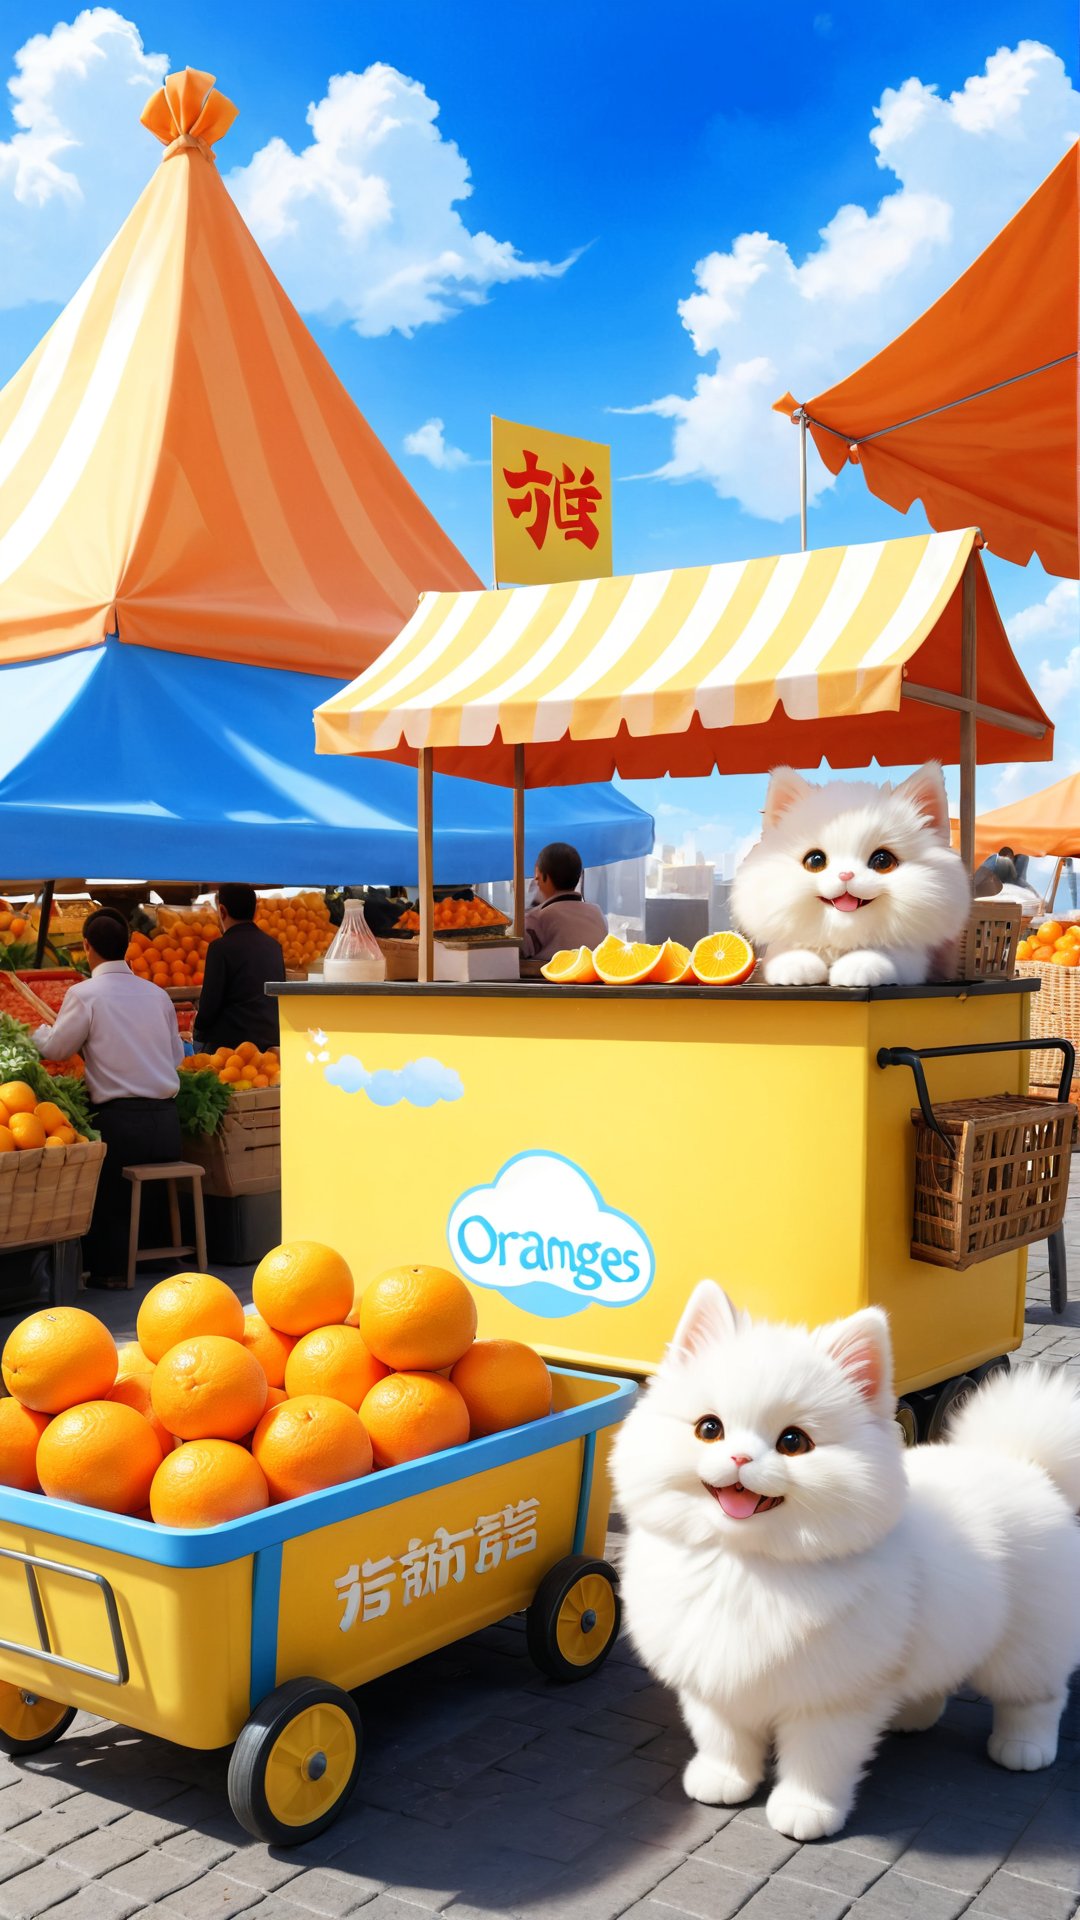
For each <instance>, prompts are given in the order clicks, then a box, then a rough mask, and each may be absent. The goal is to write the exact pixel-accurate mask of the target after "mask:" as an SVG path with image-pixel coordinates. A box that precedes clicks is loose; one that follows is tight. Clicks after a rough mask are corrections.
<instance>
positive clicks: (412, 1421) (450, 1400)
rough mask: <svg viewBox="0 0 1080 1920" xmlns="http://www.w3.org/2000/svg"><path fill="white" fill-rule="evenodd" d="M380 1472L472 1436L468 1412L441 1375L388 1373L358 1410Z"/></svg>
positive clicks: (457, 1394)
mask: <svg viewBox="0 0 1080 1920" xmlns="http://www.w3.org/2000/svg"><path fill="white" fill-rule="evenodd" d="M360 1418H361V1420H362V1421H363V1423H364V1425H365V1427H366V1428H367V1430H368V1433H369V1435H370V1437H371V1449H372V1452H373V1454H374V1456H375V1465H376V1466H377V1467H399V1466H400V1465H401V1463H402V1461H404V1460H420V1459H422V1457H423V1456H424V1454H426V1453H441V1452H442V1450H443V1448H444V1447H460V1446H461V1445H462V1444H463V1442H464V1441H466V1440H467V1439H468V1437H469V1409H468V1407H467V1406H466V1405H465V1402H464V1400H463V1398H462V1396H461V1394H460V1393H459V1392H458V1390H457V1388H456V1387H455V1386H454V1385H453V1383H452V1381H450V1380H444V1378H443V1376H442V1374H441V1373H389V1374H387V1376H386V1379H385V1380H380V1381H378V1383H377V1384H376V1385H375V1386H374V1387H372V1389H371V1392H370V1393H369V1394H368V1395H367V1396H366V1398H365V1399H364V1401H363V1403H362V1405H361V1408H360Z"/></svg>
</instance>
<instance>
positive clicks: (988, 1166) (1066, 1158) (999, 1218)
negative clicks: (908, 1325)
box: [911, 1093, 1076, 1272]
mask: <svg viewBox="0 0 1080 1920" xmlns="http://www.w3.org/2000/svg"><path fill="white" fill-rule="evenodd" d="M934 1112H935V1115H936V1117H937V1120H938V1124H939V1125H940V1127H941V1128H942V1131H943V1132H944V1133H946V1134H947V1135H948V1137H949V1138H950V1140H952V1141H953V1143H954V1145H955V1147H956V1154H955V1157H952V1156H951V1155H950V1154H949V1152H948V1149H947V1148H946V1147H945V1145H944V1143H943V1142H942V1141H941V1140H940V1139H939V1138H938V1136H937V1134H936V1133H934V1132H933V1130H932V1129H931V1128H930V1127H928V1126H927V1124H926V1121H925V1120H924V1119H923V1116H922V1114H921V1113H920V1112H919V1110H918V1108H916V1109H915V1111H914V1112H913V1113H912V1116H911V1119H912V1124H913V1126H914V1128H915V1206H914V1216H913V1223H912V1234H911V1254H912V1258H913V1259H915V1260H928V1261H930V1262H931V1263H932V1264H933V1265H935V1266H939V1267H953V1268H954V1269H955V1270H956V1271H958V1272H959V1271H962V1270H963V1269H964V1268H966V1267H973V1266H975V1265H976V1264H977V1262H978V1261H980V1260H991V1259H993V1257H994V1255H995V1254H998V1253H1006V1252H1008V1251H1010V1250H1011V1249H1012V1248H1015V1247H1026V1246H1028V1245H1029V1244H1030V1242H1031V1241H1032V1240H1045V1239H1046V1238H1047V1236H1048V1235H1049V1234H1051V1233H1053V1231H1054V1229H1055V1228H1056V1227H1059V1226H1060V1225H1061V1220H1062V1216H1063V1214H1064V1212H1065V1198H1066V1195H1067V1193H1068V1187H1069V1164H1070V1160H1071V1156H1072V1142H1073V1131H1074V1128H1075V1125H1076V1109H1075V1108H1074V1107H1072V1106H1070V1105H1069V1104H1068V1102H1067V1101H1066V1102H1064V1103H1063V1102H1061V1101H1056V1100H1045V1099H1040V1098H1039V1097H1038V1096H1033V1095H1028V1094H1011V1093H1002V1094H993V1095H991V1096H990V1097H989V1098H984V1099H978V1100H953V1101H946V1102H944V1103H943V1104H942V1105H940V1106H936V1107H935V1108H934Z"/></svg>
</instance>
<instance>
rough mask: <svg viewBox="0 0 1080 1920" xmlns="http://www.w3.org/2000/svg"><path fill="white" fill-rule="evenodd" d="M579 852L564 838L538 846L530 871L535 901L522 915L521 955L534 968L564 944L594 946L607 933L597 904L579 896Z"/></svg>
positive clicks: (581, 875) (561, 948) (560, 950)
mask: <svg viewBox="0 0 1080 1920" xmlns="http://www.w3.org/2000/svg"><path fill="white" fill-rule="evenodd" d="M584 872H585V870H584V867H583V866H582V863H581V855H580V853H579V852H578V850H577V848H576V847H569V846H567V844H566V842H565V841H564V840H553V841H552V842H551V845H550V846H548V847H541V849H540V852H539V853H538V854H537V856H536V869H535V872H534V875H533V880H534V884H535V887H536V897H537V901H538V904H537V905H536V906H534V907H530V908H529V910H528V912H527V913H526V915H525V933H524V939H523V941H522V947H521V958H522V961H523V962H525V963H526V964H527V966H528V968H529V971H530V972H536V971H538V969H539V968H540V967H542V966H543V965H544V963H545V962H546V961H548V960H550V959H551V957H552V955H553V954H555V953H562V952H563V951H564V949H566V948H567V947H596V946H599V944H600V942H601V940H602V939H603V938H604V936H605V934H606V933H607V930H608V929H607V919H606V917H605V915H604V914H603V913H602V912H601V911H600V908H599V907H597V906H594V905H593V902H592V901H591V900H586V899H584V898H583V896H582V892H581V883H582V880H583V878H584Z"/></svg>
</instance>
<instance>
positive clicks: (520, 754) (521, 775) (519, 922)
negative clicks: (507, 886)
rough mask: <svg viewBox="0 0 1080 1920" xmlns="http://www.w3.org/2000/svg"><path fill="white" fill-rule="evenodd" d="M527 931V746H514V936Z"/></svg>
mask: <svg viewBox="0 0 1080 1920" xmlns="http://www.w3.org/2000/svg"><path fill="white" fill-rule="evenodd" d="M524 931H525V748H524V746H516V747H515V748H514V938H515V940H520V939H521V936H522V934H523V933H524Z"/></svg>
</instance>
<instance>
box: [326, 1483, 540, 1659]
mask: <svg viewBox="0 0 1080 1920" xmlns="http://www.w3.org/2000/svg"><path fill="white" fill-rule="evenodd" d="M539 1506H540V1503H539V1501H538V1500H518V1501H516V1502H511V1503H509V1504H508V1505H507V1506H505V1507H500V1508H498V1509H497V1511H496V1512H495V1513H481V1514H478V1515H477V1517H476V1519H475V1520H474V1521H473V1524H472V1526H471V1527H466V1528H465V1529H464V1530H463V1532H461V1533H453V1532H451V1531H450V1529H449V1528H447V1527H436V1528H435V1533H434V1539H432V1540H419V1539H417V1540H410V1541H409V1544H408V1546H407V1548H406V1549H405V1552H404V1553H402V1554H398V1555H396V1556H395V1555H393V1554H385V1555H384V1556H383V1557H382V1558H381V1559H378V1560H374V1559H368V1560H362V1561H354V1563H353V1565H352V1566H351V1567H349V1568H348V1570H347V1571H346V1572H345V1573H343V1574H342V1575H341V1576H340V1578H339V1579H337V1580H335V1581H334V1586H335V1588H336V1589H337V1594H338V1598H339V1600H340V1601H341V1602H342V1607H343V1611H342V1615H341V1619H340V1621H339V1622H338V1624H339V1626H340V1628H341V1631H342V1633H348V1632H349V1630H350V1628H352V1627H355V1626H357V1625H358V1624H359V1625H363V1624H364V1622H365V1621H369V1620H379V1619H381V1618H382V1616H383V1615H384V1614H386V1613H389V1611H390V1607H391V1604H392V1602H394V1601H395V1600H396V1601H397V1602H398V1603H399V1604H400V1605H401V1606H404V1607H408V1606H411V1605H412V1604H413V1602H414V1601H416V1600H423V1599H425V1598H426V1596H427V1595H428V1594H432V1593H438V1592H439V1591H440V1590H441V1589H442V1588H443V1587H447V1586H450V1585H451V1584H452V1583H453V1584H456V1585H460V1584H461V1582H462V1581H463V1580H464V1578H465V1576H466V1574H467V1573H477V1574H483V1573H491V1572H493V1571H494V1569H495V1568H496V1567H499V1566H502V1565H503V1563H504V1560H505V1561H506V1562H509V1561H511V1560H517V1559H519V1558H520V1557H521V1555H522V1554H525V1553H535V1551H536V1516H537V1513H538V1511H539Z"/></svg>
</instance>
